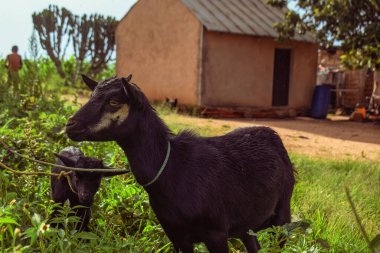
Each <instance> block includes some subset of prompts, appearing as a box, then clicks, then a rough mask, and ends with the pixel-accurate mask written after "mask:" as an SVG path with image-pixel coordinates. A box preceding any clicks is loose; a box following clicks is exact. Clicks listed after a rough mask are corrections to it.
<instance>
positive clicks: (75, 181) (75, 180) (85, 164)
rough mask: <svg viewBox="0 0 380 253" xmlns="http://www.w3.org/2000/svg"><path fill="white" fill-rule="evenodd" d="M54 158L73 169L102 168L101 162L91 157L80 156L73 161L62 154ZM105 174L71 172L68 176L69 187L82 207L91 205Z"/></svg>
mask: <svg viewBox="0 0 380 253" xmlns="http://www.w3.org/2000/svg"><path fill="white" fill-rule="evenodd" d="M56 156H57V157H58V158H59V159H60V160H61V161H62V162H63V164H65V165H66V166H69V167H75V168H89V169H91V168H104V166H103V162H102V160H98V159H95V158H92V157H86V156H80V157H79V159H73V158H71V157H68V156H66V155H64V154H56ZM106 174H107V173H101V172H80V171H73V173H71V174H70V180H71V185H72V187H73V190H74V191H76V193H77V194H78V198H79V202H80V204H82V205H84V206H90V205H92V202H93V201H94V196H95V194H96V192H97V191H98V190H99V187H100V182H101V179H102V177H103V176H104V175H106Z"/></svg>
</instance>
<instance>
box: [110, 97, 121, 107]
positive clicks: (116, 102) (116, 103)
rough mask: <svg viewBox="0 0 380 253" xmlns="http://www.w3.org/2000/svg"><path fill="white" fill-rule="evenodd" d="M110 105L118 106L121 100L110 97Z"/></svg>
mask: <svg viewBox="0 0 380 253" xmlns="http://www.w3.org/2000/svg"><path fill="white" fill-rule="evenodd" d="M109 105H110V106H113V107H118V106H119V105H120V103H119V101H116V100H114V99H110V101H109Z"/></svg>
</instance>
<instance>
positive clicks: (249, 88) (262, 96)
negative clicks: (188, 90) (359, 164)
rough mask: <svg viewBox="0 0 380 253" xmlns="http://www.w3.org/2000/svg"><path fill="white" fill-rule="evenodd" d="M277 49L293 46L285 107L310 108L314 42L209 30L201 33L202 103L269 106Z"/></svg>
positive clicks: (315, 55) (313, 68)
mask: <svg viewBox="0 0 380 253" xmlns="http://www.w3.org/2000/svg"><path fill="white" fill-rule="evenodd" d="M276 48H289V49H292V53H291V66H290V72H291V73H290V84H289V106H288V107H292V108H303V107H306V108H308V107H310V105H311V99H312V94H313V90H314V86H315V81H316V71H317V62H318V61H317V60H318V54H317V45H315V44H312V43H305V42H297V41H291V42H288V43H278V42H276V41H275V40H274V39H273V38H264V37H253V36H246V35H235V34H227V33H217V32H208V31H205V33H204V49H203V51H204V57H203V59H204V62H203V68H202V69H203V90H202V104H203V105H205V106H227V107H228V106H237V107H272V90H273V72H274V54H275V49H276Z"/></svg>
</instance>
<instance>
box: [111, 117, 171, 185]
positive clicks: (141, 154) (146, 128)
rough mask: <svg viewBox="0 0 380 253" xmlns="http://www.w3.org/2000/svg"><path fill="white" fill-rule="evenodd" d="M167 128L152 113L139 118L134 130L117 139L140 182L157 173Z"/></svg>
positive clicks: (162, 156) (166, 137) (142, 182)
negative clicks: (128, 134)
mask: <svg viewBox="0 0 380 253" xmlns="http://www.w3.org/2000/svg"><path fill="white" fill-rule="evenodd" d="M168 139H169V130H168V128H167V126H166V125H165V124H164V123H163V122H162V121H161V119H160V118H159V117H158V116H157V115H156V114H155V113H154V112H149V116H146V117H143V118H141V119H140V122H139V124H138V127H137V128H136V131H135V132H134V133H133V134H131V135H130V136H126V137H125V138H123V139H122V140H120V141H118V144H119V146H121V148H122V149H123V150H124V152H125V155H126V156H127V158H128V161H129V164H130V166H131V170H132V172H133V174H134V176H135V177H136V180H137V182H138V183H140V184H143V185H144V184H147V183H148V182H150V181H151V180H153V178H154V177H155V176H156V175H157V173H158V171H159V169H160V168H161V166H162V163H163V161H164V159H165V155H166V152H167V148H168Z"/></svg>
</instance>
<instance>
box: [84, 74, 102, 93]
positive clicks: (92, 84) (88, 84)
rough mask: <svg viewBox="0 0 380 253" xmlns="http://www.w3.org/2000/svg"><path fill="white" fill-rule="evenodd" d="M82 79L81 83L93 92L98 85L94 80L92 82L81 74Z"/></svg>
mask: <svg viewBox="0 0 380 253" xmlns="http://www.w3.org/2000/svg"><path fill="white" fill-rule="evenodd" d="M82 79H83V82H84V83H85V84H86V85H87V86H88V88H90V90H92V91H93V90H95V88H96V86H97V85H98V82H97V81H95V80H92V79H91V78H89V77H88V76H86V75H83V74H82Z"/></svg>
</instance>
